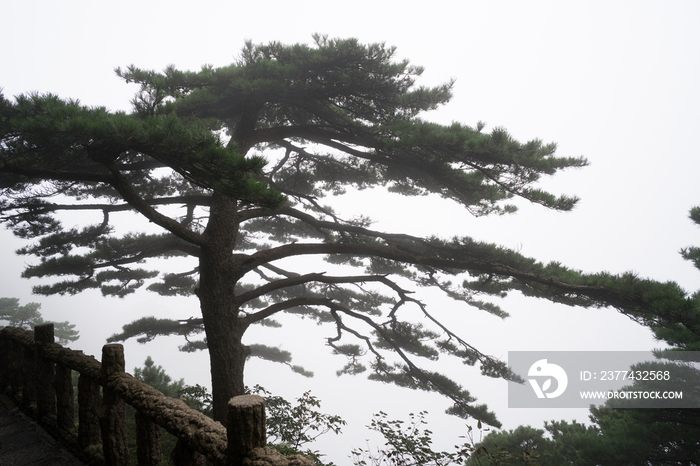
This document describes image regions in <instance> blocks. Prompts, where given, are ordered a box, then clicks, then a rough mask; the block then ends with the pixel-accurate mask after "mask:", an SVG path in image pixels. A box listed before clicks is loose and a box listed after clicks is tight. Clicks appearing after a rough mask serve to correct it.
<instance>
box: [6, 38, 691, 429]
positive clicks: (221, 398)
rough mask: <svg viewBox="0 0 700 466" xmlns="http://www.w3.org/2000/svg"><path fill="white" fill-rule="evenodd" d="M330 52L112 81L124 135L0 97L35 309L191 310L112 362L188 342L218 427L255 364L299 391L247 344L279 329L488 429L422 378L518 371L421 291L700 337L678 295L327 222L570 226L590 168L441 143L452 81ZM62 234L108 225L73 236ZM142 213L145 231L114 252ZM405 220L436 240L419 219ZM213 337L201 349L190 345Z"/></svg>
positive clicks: (481, 249) (72, 104)
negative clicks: (142, 294) (571, 173)
mask: <svg viewBox="0 0 700 466" xmlns="http://www.w3.org/2000/svg"><path fill="white" fill-rule="evenodd" d="M314 39H315V44H314V45H312V46H308V45H304V44H297V45H291V46H288V45H283V44H280V43H270V44H267V45H255V44H253V43H246V44H245V47H244V48H243V50H242V52H241V54H240V56H239V58H238V59H237V61H235V62H234V63H233V64H232V65H230V66H226V67H221V68H214V67H211V66H204V67H203V68H202V69H201V70H200V71H197V72H191V71H181V70H178V69H176V68H175V67H174V66H171V67H168V68H167V69H166V70H164V71H163V72H155V71H150V70H143V69H140V68H137V67H135V66H129V67H128V68H126V69H120V68H118V69H117V70H116V72H117V75H118V76H120V77H121V78H122V79H124V80H125V81H126V82H127V83H136V84H138V85H139V91H138V92H137V94H136V96H135V98H134V100H133V102H132V103H133V111H132V112H130V113H125V112H112V111H109V110H107V109H105V108H91V107H85V106H83V105H81V104H80V103H79V102H78V101H76V100H64V99H61V98H59V97H57V96H54V95H42V94H28V95H20V96H16V97H15V98H14V100H13V101H11V100H9V99H7V98H5V97H1V98H0V189H1V190H2V191H0V212H1V214H0V221H2V222H3V223H4V224H6V225H7V226H8V227H9V228H11V229H12V231H13V232H14V234H15V235H17V236H18V237H20V238H23V239H26V240H28V241H30V243H29V244H28V245H27V246H26V247H23V248H21V249H20V250H19V251H18V253H20V254H23V255H31V256H36V257H38V258H39V262H38V263H35V264H33V265H30V266H28V267H27V268H26V270H25V271H24V272H23V276H24V277H26V278H48V279H49V283H48V284H41V285H37V286H36V287H35V289H34V290H35V292H37V293H40V294H45V295H51V294H74V293H78V292H81V291H83V290H87V289H100V290H101V292H102V293H103V294H104V295H107V296H125V295H127V294H129V293H132V292H134V291H136V290H137V289H139V288H141V287H144V286H145V287H146V288H147V289H148V290H150V291H153V292H156V293H159V294H161V295H164V296H177V295H181V296H182V295H185V296H186V295H196V296H197V298H198V299H199V301H200V312H201V317H193V318H191V319H186V320H179V321H175V320H167V319H157V318H155V317H144V318H143V319H141V320H139V321H137V322H134V323H132V324H130V325H127V326H125V327H124V329H123V332H122V333H120V334H117V335H115V336H114V337H113V340H123V339H126V338H131V337H140V339H141V340H142V341H148V340H150V339H152V338H154V337H156V336H158V335H171V334H179V335H182V336H184V337H185V338H187V343H186V344H185V345H184V346H183V349H185V350H196V349H203V348H207V349H208V351H209V354H210V359H211V362H212V364H211V367H212V391H213V406H214V417H215V419H218V420H223V419H224V416H225V404H226V402H227V400H228V399H229V398H230V397H231V396H234V395H238V394H242V393H243V392H244V389H245V384H244V382H243V369H244V365H245V361H246V359H247V358H248V357H249V356H260V357H265V358H268V359H272V360H277V361H281V362H285V363H287V364H288V365H290V366H291V367H292V368H293V369H294V370H296V371H297V372H301V373H305V370H304V369H302V368H301V367H299V366H295V365H292V364H291V357H290V355H289V354H288V353H286V352H284V351H283V350H280V349H279V348H277V347H274V346H270V345H264V344H255V345H249V346H248V345H244V344H243V343H242V337H243V335H244V334H245V332H246V330H247V329H248V328H249V326H250V325H253V324H262V325H279V322H278V321H277V320H275V317H276V316H277V315H279V314H280V313H286V314H292V315H298V316H302V317H307V318H311V319H315V320H316V321H318V322H319V323H324V324H329V325H331V326H332V328H333V329H334V332H333V333H332V334H331V335H330V336H329V337H328V338H327V340H326V343H327V344H328V346H330V347H331V349H332V351H333V352H334V353H335V354H339V355H344V356H346V357H347V358H348V363H347V365H345V367H343V368H342V369H341V370H340V371H339V372H340V373H347V374H357V373H362V372H365V371H367V370H368V367H367V366H368V365H369V372H370V375H369V378H371V379H374V380H379V381H383V382H391V383H395V384H397V385H400V386H404V387H410V388H415V389H423V390H431V391H437V392H440V393H442V394H444V395H446V396H447V397H449V398H450V399H451V400H452V401H453V402H454V405H453V407H452V408H450V410H449V412H451V413H453V414H457V415H461V416H474V417H476V418H479V419H482V420H484V421H486V422H488V423H490V424H493V425H498V421H497V419H496V418H495V416H494V415H493V413H490V412H489V411H488V410H487V408H486V407H485V406H484V405H477V404H474V402H475V399H474V398H473V397H472V396H471V395H470V394H469V392H468V391H467V390H466V389H465V388H463V387H462V386H461V384H459V383H457V382H455V381H454V380H452V379H451V378H449V377H447V376H445V375H443V374H440V373H438V372H435V371H432V370H430V369H424V368H422V367H421V364H420V363H419V361H420V360H421V358H423V360H427V361H432V360H436V359H438V357H440V355H445V354H446V355H452V356H454V357H456V358H458V359H460V360H462V361H463V362H464V363H465V364H469V365H475V364H478V365H479V366H480V368H481V371H482V373H483V374H485V375H488V376H501V377H510V373H509V371H508V370H507V368H506V366H505V364H504V363H503V362H502V361H499V360H497V359H495V358H493V357H491V356H489V355H486V354H484V353H482V352H481V351H479V350H478V349H477V348H474V347H473V346H472V345H470V344H469V343H468V342H467V341H465V340H464V339H463V338H461V337H460V336H459V334H458V333H457V332H456V331H455V330H454V329H451V328H448V327H447V326H446V325H444V324H443V323H441V321H440V320H439V318H438V317H437V316H436V314H434V313H433V312H431V310H429V309H428V307H427V306H426V305H425V303H424V302H423V301H422V300H421V299H420V297H419V295H417V294H416V293H415V291H416V289H418V288H434V289H438V290H441V291H442V292H443V293H444V294H445V295H446V296H448V297H450V298H453V299H455V300H456V301H458V302H462V303H466V304H468V305H471V306H474V307H476V308H478V309H481V310H484V311H486V312H491V313H493V314H495V315H498V316H501V317H504V316H506V313H505V311H503V310H502V309H500V308H499V307H498V305H496V304H494V303H493V302H492V300H490V299H483V297H484V296H486V297H501V296H505V295H506V294H507V293H509V292H513V291H518V292H521V293H523V294H525V295H528V296H534V297H539V298H545V299H548V300H551V301H553V302H560V303H565V304H569V305H580V306H614V307H616V308H618V309H620V310H622V311H623V312H626V313H628V314H629V315H631V316H633V317H634V318H637V319H653V318H658V316H663V315H665V313H666V314H668V313H669V312H675V313H681V314H683V313H684V314H683V315H685V316H686V318H685V319H686V320H683V318H682V319H681V320H680V321H679V322H680V324H681V325H694V324H695V323H696V321H692V322H691V320H689V319H691V318H694V317H692V316H693V315H692V312H691V310H690V308H689V304H688V299H687V297H686V296H685V293H684V291H683V290H681V289H680V288H679V287H678V286H677V285H675V284H672V283H669V284H662V283H656V282H652V281H649V280H641V279H638V278H637V277H636V276H634V274H625V275H623V276H612V275H610V274H606V273H600V274H594V275H585V274H582V273H580V272H578V271H575V270H571V269H568V268H566V267H564V266H562V265H561V264H558V263H550V264H542V263H540V262H537V261H536V260H534V259H531V258H527V257H524V256H522V255H520V254H518V253H517V252H515V251H512V250H509V249H505V248H502V247H499V246H496V245H492V244H486V243H481V242H477V241H475V240H473V239H471V238H469V237H455V238H441V237H439V236H432V237H425V238H424V237H416V236H412V235H410V234H408V233H404V232H385V231H379V230H375V229H373V228H372V221H371V219H369V218H367V217H366V216H364V215H362V206H358V210H359V213H358V214H357V215H356V216H354V217H347V216H345V215H341V214H339V213H337V212H336V210H334V209H333V207H332V206H330V205H327V204H326V202H330V203H332V200H333V196H336V195H341V194H343V193H345V192H347V190H349V189H381V190H384V191H387V192H389V193H391V194H396V195H404V196H425V195H429V194H432V195H435V196H439V197H441V198H443V199H444V200H446V201H445V202H456V203H458V204H460V205H461V206H463V207H464V208H465V210H466V211H467V212H469V213H471V214H474V215H477V216H479V215H487V214H507V213H513V212H515V210H516V207H515V206H514V205H513V204H512V203H511V202H510V201H511V200H513V199H514V198H522V199H525V200H527V201H530V202H533V203H536V204H540V205H542V206H543V207H545V208H549V209H553V210H563V211H565V210H570V209H572V208H573V207H574V205H575V204H576V202H577V198H576V197H575V196H568V195H555V194H552V193H549V192H547V191H544V190H542V189H540V188H538V187H537V182H538V181H539V180H540V178H541V177H542V176H548V175H553V174H555V173H557V172H559V171H560V170H563V169H567V168H579V167H583V166H585V165H586V164H587V161H586V160H585V159H584V158H582V157H560V156H558V155H557V154H556V145H555V144H545V143H543V142H542V141H539V140H532V141H528V142H525V143H521V142H518V141H516V140H515V139H513V138H512V137H511V136H510V135H509V134H508V132H507V131H506V130H504V129H502V128H496V129H494V130H492V131H490V132H484V128H485V126H484V124H483V123H478V124H476V125H474V126H467V125H464V124H461V123H453V124H451V125H439V124H436V123H432V122H430V121H428V120H426V119H424V118H422V117H421V115H422V114H424V113H425V112H427V111H430V110H434V109H436V108H438V107H440V106H442V105H444V104H446V103H447V102H448V101H449V99H450V97H451V90H452V86H453V83H452V82H451V81H450V82H447V83H445V84H443V85H439V86H435V87H426V86H419V85H418V84H417V80H418V79H419V77H420V75H421V73H422V69H421V68H420V67H417V66H413V65H411V64H410V63H409V62H408V61H407V60H397V59H396V58H395V52H396V50H395V49H394V48H393V47H388V46H386V45H384V44H369V45H365V44H361V43H359V42H358V41H357V40H354V39H348V40H340V39H328V38H326V37H321V36H316V37H315V38H314ZM65 212H85V213H87V212H91V213H93V215H95V214H96V215H97V217H96V218H95V219H94V220H92V221H93V222H94V223H92V224H87V225H82V226H80V227H78V226H76V227H67V226H64V225H63V223H62V222H61V214H63V213H65ZM126 212H132V213H137V214H139V215H140V216H141V217H142V218H144V219H145V220H147V221H148V222H149V223H150V225H149V226H148V227H144V228H143V229H142V230H140V231H135V232H126V233H125V232H122V231H120V230H121V229H120V228H118V227H119V221H118V220H117V219H118V218H119V215H120V214H122V213H126ZM406 215H407V216H408V217H409V218H411V219H412V220H414V221H416V222H420V221H421V212H419V211H416V212H407V213H406ZM85 218H86V219H87V218H88V217H87V216H85ZM86 223H87V222H86ZM153 226H156V227H159V231H157V232H154V229H153ZM183 256H184V257H192V258H194V261H193V262H182V261H174V262H173V264H175V265H174V266H176V267H180V266H181V265H182V264H185V263H186V264H187V265H182V269H180V270H173V269H171V268H170V267H168V271H159V270H158V266H157V264H158V263H157V262H154V260H155V259H164V258H165V259H172V258H175V257H183ZM317 259H319V260H317ZM323 261H325V263H324V262H323ZM149 265H150V268H149ZM52 278H53V279H54V280H51V279H52ZM671 309H673V311H671ZM415 311H418V312H419V313H420V314H421V315H422V318H421V320H420V321H416V320H415V313H414V312H415ZM655 316H656V317H655ZM201 332H204V333H205V338H204V339H201V340H197V339H196V338H194V335H196V334H199V333H201Z"/></svg>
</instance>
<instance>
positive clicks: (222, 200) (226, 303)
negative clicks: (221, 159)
mask: <svg viewBox="0 0 700 466" xmlns="http://www.w3.org/2000/svg"><path fill="white" fill-rule="evenodd" d="M237 208H238V206H237V203H236V201H235V200H233V199H231V198H229V197H226V196H224V195H221V194H217V193H214V195H213V197H212V203H211V207H210V214H209V223H208V224H207V228H206V230H205V232H204V237H205V241H206V243H205V245H204V246H203V247H202V248H201V254H200V258H199V273H200V282H199V289H198V291H197V296H198V297H199V302H200V306H201V310H202V318H203V320H204V329H205V332H206V336H207V346H208V349H209V360H210V363H211V381H212V398H213V400H212V401H213V410H214V420H216V421H219V422H221V423H222V424H223V425H226V417H227V403H228V401H229V400H230V399H231V398H233V397H234V396H238V395H243V394H244V392H245V384H244V382H243V368H244V366H245V361H246V358H247V357H248V355H249V354H250V349H249V348H248V347H247V346H245V345H243V343H242V341H241V339H242V337H243V333H245V330H246V327H247V325H244V324H242V323H241V321H240V319H239V317H238V308H237V307H236V304H235V292H234V290H235V285H236V282H237V281H238V280H239V279H240V278H241V277H240V273H239V272H238V267H237V263H236V260H235V259H234V256H233V247H234V244H235V242H236V236H237V234H238V219H237Z"/></svg>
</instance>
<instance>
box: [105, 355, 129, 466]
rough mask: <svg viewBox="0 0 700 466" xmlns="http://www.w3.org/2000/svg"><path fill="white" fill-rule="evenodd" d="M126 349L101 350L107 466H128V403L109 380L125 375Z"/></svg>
mask: <svg viewBox="0 0 700 466" xmlns="http://www.w3.org/2000/svg"><path fill="white" fill-rule="evenodd" d="M124 367H125V364H124V347H123V346H122V345H104V346H103V347H102V406H100V428H101V430H102V450H103V452H104V457H105V464H106V465H107V466H128V465H129V464H130V461H131V459H130V457H129V446H128V443H127V436H126V403H125V402H124V400H122V399H121V398H120V397H119V395H117V393H116V392H115V390H114V389H113V388H112V387H111V386H110V378H112V377H114V376H119V375H120V374H123V373H124Z"/></svg>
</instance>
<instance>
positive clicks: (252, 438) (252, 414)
mask: <svg viewBox="0 0 700 466" xmlns="http://www.w3.org/2000/svg"><path fill="white" fill-rule="evenodd" d="M227 430H228V452H227V456H228V458H227V465H228V466H240V465H241V464H243V458H244V457H245V456H246V455H247V454H248V452H249V451H251V450H252V449H254V448H258V447H264V446H265V443H266V438H267V436H266V433H265V399H264V398H263V397H261V396H259V395H242V396H235V397H233V398H231V399H230V400H229V402H228V426H227Z"/></svg>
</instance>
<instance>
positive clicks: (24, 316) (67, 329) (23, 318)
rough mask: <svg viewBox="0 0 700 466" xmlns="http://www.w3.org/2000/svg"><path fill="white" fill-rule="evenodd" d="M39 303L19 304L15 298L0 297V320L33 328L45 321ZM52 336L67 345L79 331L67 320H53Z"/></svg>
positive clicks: (11, 325) (8, 323)
mask: <svg viewBox="0 0 700 466" xmlns="http://www.w3.org/2000/svg"><path fill="white" fill-rule="evenodd" d="M40 308H41V304H39V303H29V304H25V305H24V306H20V305H19V299H17V298H0V321H3V320H4V321H7V325H9V326H10V327H19V328H23V329H26V330H34V326H35V325H38V324H45V323H47V322H46V321H44V318H43V317H42V316H41V312H39V309H40ZM53 324H54V336H55V337H56V341H57V342H58V343H59V344H61V345H67V344H68V343H70V342H71V341H76V340H77V339H78V338H80V335H79V334H80V332H78V331H77V330H75V324H71V323H70V322H68V321H65V322H54V323H53Z"/></svg>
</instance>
